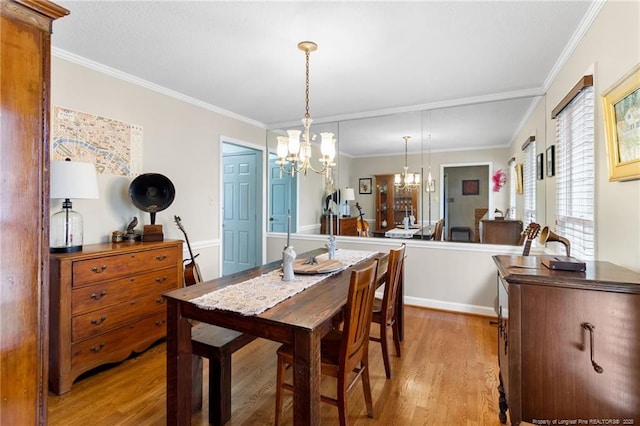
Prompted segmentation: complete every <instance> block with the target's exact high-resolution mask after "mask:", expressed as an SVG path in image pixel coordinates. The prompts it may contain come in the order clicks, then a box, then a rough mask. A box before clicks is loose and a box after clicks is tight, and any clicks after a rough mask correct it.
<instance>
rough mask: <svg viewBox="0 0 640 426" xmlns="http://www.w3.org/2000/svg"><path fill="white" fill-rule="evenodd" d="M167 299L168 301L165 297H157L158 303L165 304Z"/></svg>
mask: <svg viewBox="0 0 640 426" xmlns="http://www.w3.org/2000/svg"><path fill="white" fill-rule="evenodd" d="M166 301H167V299H165V298H164V297H158V298H157V299H156V303H157V304H158V305H163V304H164V303H165V302H166Z"/></svg>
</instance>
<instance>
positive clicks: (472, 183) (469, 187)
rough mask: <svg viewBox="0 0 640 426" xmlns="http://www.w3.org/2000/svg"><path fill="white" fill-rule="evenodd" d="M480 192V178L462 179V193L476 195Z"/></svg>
mask: <svg viewBox="0 0 640 426" xmlns="http://www.w3.org/2000/svg"><path fill="white" fill-rule="evenodd" d="M478 194H480V180H479V179H470V180H463V181H462V195H478Z"/></svg>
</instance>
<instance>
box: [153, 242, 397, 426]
mask: <svg viewBox="0 0 640 426" xmlns="http://www.w3.org/2000/svg"><path fill="white" fill-rule="evenodd" d="M324 252H326V250H325V249H318V250H314V251H310V252H307V253H302V254H299V255H298V257H299V258H307V257H312V256H316V255H319V254H322V253H324ZM374 258H377V259H378V260H379V265H378V281H379V283H382V282H384V281H385V279H386V272H387V262H388V255H387V254H386V253H377V254H375V255H374V257H372V258H369V259H367V260H364V261H362V262H360V263H357V264H355V265H353V266H351V267H349V268H346V269H344V270H343V271H341V272H338V273H335V274H333V275H330V276H328V277H326V278H324V279H323V280H322V281H320V282H319V283H317V284H315V285H313V286H311V287H309V288H307V289H305V290H303V291H302V292H300V293H298V294H296V295H294V296H292V297H290V298H288V299H286V300H284V301H282V302H280V303H278V304H277V305H275V306H273V307H271V308H269V309H267V310H266V311H264V312H262V313H260V314H257V315H242V314H240V313H236V312H232V311H226V310H220V309H204V308H201V307H198V306H197V305H196V304H195V303H193V302H191V300H193V299H194V298H196V297H199V296H202V295H204V294H207V293H210V292H212V291H215V290H218V289H221V288H224V287H226V286H229V285H233V284H238V283H241V282H243V281H247V280H249V279H251V278H255V277H259V276H261V275H262V274H266V273H268V272H271V271H274V270H275V269H278V268H280V267H281V263H282V262H281V261H279V260H278V261H275V262H271V263H269V264H266V265H263V266H259V267H255V268H252V269H249V270H247V271H243V272H239V273H236V274H232V275H228V276H225V277H221V278H217V279H214V280H211V281H207V282H204V283H200V284H196V285H192V286H189V287H185V288H182V289H179V290H174V291H171V292H169V293H165V294H164V297H165V298H166V300H167V401H166V406H167V424H168V425H191V407H192V406H191V391H192V387H191V386H192V348H191V322H192V321H201V322H206V323H209V324H214V325H217V326H222V327H226V328H229V329H233V330H238V331H241V332H243V333H247V334H250V335H253V336H257V337H262V338H265V339H269V340H273V341H277V342H281V343H288V344H290V345H292V346H293V348H294V362H293V385H294V388H295V391H294V396H293V411H294V413H293V420H294V424H295V425H304V426H312V425H317V424H319V423H320V408H319V405H320V339H322V337H323V336H324V335H325V334H327V332H329V330H331V328H332V326H333V323H334V319H335V317H336V315H337V314H339V313H340V311H341V310H342V309H343V308H344V307H345V305H346V302H347V295H348V289H349V282H350V277H351V270H352V269H353V268H358V267H359V266H363V265H365V264H367V262H370V261H372V259H374ZM399 299H402V298H401V297H400V298H399ZM400 307H401V303H400ZM399 315H400V316H401V314H399ZM399 319H401V318H399ZM274 357H275V353H274ZM274 379H275V371H274Z"/></svg>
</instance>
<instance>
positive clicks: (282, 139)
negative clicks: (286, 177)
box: [276, 136, 289, 159]
mask: <svg viewBox="0 0 640 426" xmlns="http://www.w3.org/2000/svg"><path fill="white" fill-rule="evenodd" d="M276 139H278V151H277V152H278V158H280V159H285V158H287V154H288V153H289V138H288V137H286V136H278V137H277V138H276Z"/></svg>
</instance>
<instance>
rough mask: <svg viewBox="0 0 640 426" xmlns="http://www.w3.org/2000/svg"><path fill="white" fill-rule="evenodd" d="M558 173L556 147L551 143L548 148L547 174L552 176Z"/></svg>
mask: <svg viewBox="0 0 640 426" xmlns="http://www.w3.org/2000/svg"><path fill="white" fill-rule="evenodd" d="M555 174H556V147H555V145H551V146H550V147H549V148H547V176H548V177H551V176H554V175H555Z"/></svg>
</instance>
